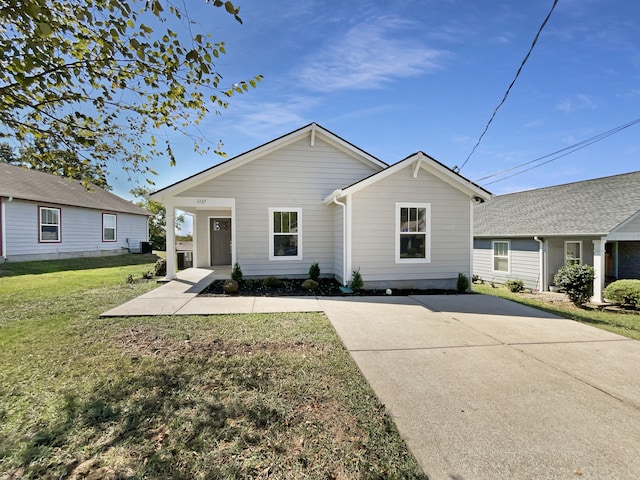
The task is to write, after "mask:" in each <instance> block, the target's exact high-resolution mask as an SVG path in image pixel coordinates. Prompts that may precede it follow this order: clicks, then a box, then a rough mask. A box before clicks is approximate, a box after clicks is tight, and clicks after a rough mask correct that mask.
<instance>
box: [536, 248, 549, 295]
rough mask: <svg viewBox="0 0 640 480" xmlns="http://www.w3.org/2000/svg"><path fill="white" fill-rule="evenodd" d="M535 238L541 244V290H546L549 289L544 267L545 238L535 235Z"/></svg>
mask: <svg viewBox="0 0 640 480" xmlns="http://www.w3.org/2000/svg"><path fill="white" fill-rule="evenodd" d="M533 239H534V240H535V241H536V242H538V245H540V249H539V250H538V251H539V252H540V268H539V270H540V291H541V292H545V291H547V275H546V271H545V268H544V266H545V261H544V239H543V238H540V237H537V236H536V237H533Z"/></svg>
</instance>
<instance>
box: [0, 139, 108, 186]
mask: <svg viewBox="0 0 640 480" xmlns="http://www.w3.org/2000/svg"><path fill="white" fill-rule="evenodd" d="M0 161H1V162H5V163H10V164H12V165H20V166H22V167H26V168H29V169H33V170H38V171H40V172H46V173H51V174H53V175H59V176H61V177H68V178H73V179H74V180H78V181H80V182H82V184H83V185H84V186H85V187H87V188H89V189H90V188H91V185H96V186H98V187H101V188H104V189H106V190H111V186H110V185H109V183H108V181H107V174H106V172H105V171H104V170H103V169H101V168H100V166H98V165H95V164H93V163H92V162H90V161H89V160H86V159H81V158H79V157H78V155H77V154H76V153H75V152H72V151H69V150H65V149H61V148H59V147H58V146H57V145H50V144H47V142H46V141H45V140H40V141H38V142H36V143H34V144H33V145H29V146H25V147H22V148H20V149H19V150H18V154H17V155H16V153H15V150H14V149H13V147H11V145H9V144H8V143H4V142H3V143H0Z"/></svg>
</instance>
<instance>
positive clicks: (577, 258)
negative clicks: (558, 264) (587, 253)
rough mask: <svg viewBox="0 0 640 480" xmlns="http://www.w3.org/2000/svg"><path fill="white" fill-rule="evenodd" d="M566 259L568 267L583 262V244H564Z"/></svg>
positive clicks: (575, 242) (577, 242) (573, 242)
mask: <svg viewBox="0 0 640 480" xmlns="http://www.w3.org/2000/svg"><path fill="white" fill-rule="evenodd" d="M564 258H565V263H566V264H567V265H574V264H579V263H580V262H581V261H582V242H581V241H579V240H578V241H568V242H564Z"/></svg>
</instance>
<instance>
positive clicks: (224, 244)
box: [209, 218, 231, 265]
mask: <svg viewBox="0 0 640 480" xmlns="http://www.w3.org/2000/svg"><path fill="white" fill-rule="evenodd" d="M209 238H211V265H231V219H230V218H210V219H209Z"/></svg>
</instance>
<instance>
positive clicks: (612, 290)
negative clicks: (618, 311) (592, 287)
mask: <svg viewBox="0 0 640 480" xmlns="http://www.w3.org/2000/svg"><path fill="white" fill-rule="evenodd" d="M604 298H605V299H606V300H608V301H610V302H612V303H617V304H619V305H630V306H632V307H634V308H640V280H617V281H615V282H613V283H611V284H609V285H607V288H605V289H604Z"/></svg>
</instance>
